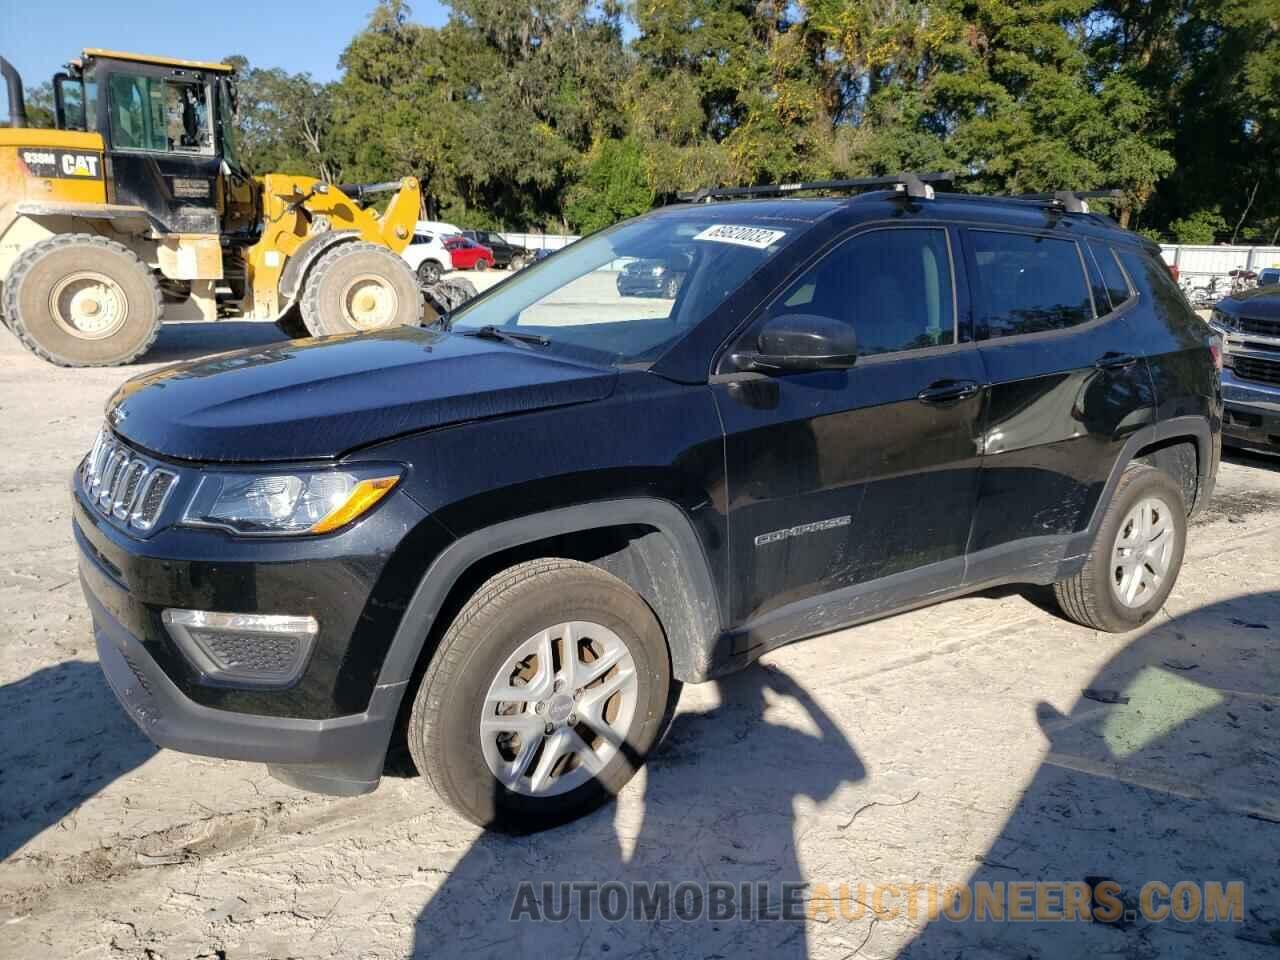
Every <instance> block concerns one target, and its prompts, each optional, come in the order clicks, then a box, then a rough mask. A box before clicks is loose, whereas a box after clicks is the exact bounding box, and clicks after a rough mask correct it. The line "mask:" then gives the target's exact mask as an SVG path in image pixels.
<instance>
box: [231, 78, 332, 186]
mask: <svg viewBox="0 0 1280 960" xmlns="http://www.w3.org/2000/svg"><path fill="white" fill-rule="evenodd" d="M227 62H229V63H232V64H233V65H234V66H235V67H236V73H237V93H238V97H237V108H236V124H237V129H238V131H239V133H240V150H241V153H242V154H243V156H242V161H243V162H244V165H245V167H246V168H247V169H248V170H250V171H252V172H254V173H292V174H303V175H310V176H318V177H320V178H321V179H322V180H324V181H326V182H328V183H334V182H336V181H337V180H338V179H339V177H340V176H341V169H342V164H341V159H340V157H339V156H338V152H337V145H336V143H335V142H334V137H333V126H334V123H333V91H332V87H331V86H330V85H327V84H321V83H317V82H315V81H314V80H312V79H311V76H310V75H309V74H306V73H288V72H286V71H284V70H282V69H280V68H279V67H271V68H267V69H261V68H255V67H251V66H250V65H249V62H248V60H246V59H245V58H244V57H241V56H232V57H228V58H227Z"/></svg>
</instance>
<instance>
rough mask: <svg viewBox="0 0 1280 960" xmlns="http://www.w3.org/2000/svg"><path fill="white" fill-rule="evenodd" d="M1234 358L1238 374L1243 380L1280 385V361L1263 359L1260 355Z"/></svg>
mask: <svg viewBox="0 0 1280 960" xmlns="http://www.w3.org/2000/svg"><path fill="white" fill-rule="evenodd" d="M1233 359H1234V361H1235V362H1234V364H1233V366H1234V369H1235V371H1236V376H1237V377H1239V378H1240V379H1241V380H1255V381H1257V382H1258V383H1270V384H1277V385H1280V362H1277V361H1275V360H1261V359H1259V358H1258V357H1242V356H1236V357H1234V358H1233Z"/></svg>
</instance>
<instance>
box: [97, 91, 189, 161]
mask: <svg viewBox="0 0 1280 960" xmlns="http://www.w3.org/2000/svg"><path fill="white" fill-rule="evenodd" d="M109 87H110V96H111V102H110V113H111V145H112V146H113V147H115V148H116V149H117V150H146V151H149V152H153V153H193V154H201V155H206V156H208V155H212V154H213V152H214V146H213V129H212V127H211V125H210V122H209V98H208V91H207V90H206V89H205V86H204V84H203V83H201V82H199V81H194V80H165V79H161V78H159V77H149V76H144V75H141V74H131V73H113V74H112V75H111V80H110V83H109Z"/></svg>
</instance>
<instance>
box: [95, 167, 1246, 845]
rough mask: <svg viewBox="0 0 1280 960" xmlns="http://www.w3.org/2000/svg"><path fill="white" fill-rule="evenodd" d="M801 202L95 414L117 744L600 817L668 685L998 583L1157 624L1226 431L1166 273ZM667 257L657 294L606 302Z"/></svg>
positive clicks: (647, 222)
mask: <svg viewBox="0 0 1280 960" xmlns="http://www.w3.org/2000/svg"><path fill="white" fill-rule="evenodd" d="M801 186H803V185H801ZM823 186H825V187H827V188H829V189H828V193H831V192H832V191H834V190H838V189H840V188H842V187H848V188H850V189H853V188H858V189H860V190H862V191H863V192H859V193H856V194H855V195H852V196H849V195H837V196H830V195H829V196H825V197H814V196H812V195H809V196H803V197H801V196H784V195H783V194H786V193H787V192H788V190H790V189H794V188H795V187H796V185H792V186H791V187H780V188H773V189H772V193H773V194H774V195H772V196H765V197H763V198H759V199H749V200H733V199H728V200H726V199H721V198H720V197H719V196H718V195H716V194H714V193H711V194H703V195H701V196H700V197H699V199H700V200H701V201H704V202H695V203H687V204H679V205H673V206H669V207H665V208H662V209H659V210H656V211H653V212H651V213H648V214H645V215H643V216H640V217H637V218H635V219H632V220H629V221H626V222H624V223H621V224H618V225H617V226H614V227H612V228H609V229H607V230H604V231H602V232H600V233H597V234H595V235H593V236H590V237H588V238H586V239H583V240H581V241H579V242H577V243H575V244H573V245H572V246H570V247H567V248H566V249H564V250H563V251H560V252H558V253H556V254H555V255H554V256H552V257H550V258H547V259H545V260H542V261H540V262H538V263H536V264H535V265H533V266H531V267H530V268H528V269H527V270H525V271H522V272H521V273H519V274H516V275H514V276H512V277H511V278H510V279H508V280H506V281H505V282H503V283H501V284H499V285H498V286H496V287H494V288H493V289H491V290H489V291H487V292H486V293H485V294H484V295H482V296H480V297H478V298H476V299H475V300H473V301H471V302H469V303H467V304H466V305H465V306H463V307H461V308H460V309H458V310H457V311H456V312H455V313H454V314H453V315H452V316H448V317H445V318H443V319H442V320H441V321H439V322H438V323H436V324H435V325H433V326H431V327H427V328H417V327H414V328H409V327H405V328H400V329H396V330H394V331H386V332H380V333H375V334H371V335H365V336H346V337H331V338H324V339H320V340H315V341H297V342H288V343H282V344H276V345H273V346H270V347H267V348H265V349H254V350H249V351H243V352H239V353H232V354H227V355H224V356H220V357H217V358H214V359H211V360H206V361H201V362H192V363H185V364H179V365H177V366H171V367H168V368H165V369H162V370H158V371H155V372H151V373H147V374H145V375H143V376H141V377H139V378H136V379H134V380H132V381H130V382H128V383H126V384H125V385H124V386H122V387H121V388H120V389H119V391H118V392H117V393H116V394H115V396H114V397H113V398H112V399H111V401H110V402H109V404H108V407H107V411H106V423H105V425H104V426H103V428H102V432H101V434H100V436H99V437H98V439H97V442H96V443H95V444H94V446H93V449H92V450H91V451H90V452H89V453H88V455H87V456H86V457H85V458H84V460H83V462H82V464H81V465H80V467H79V468H78V469H77V471H76V473H75V476H74V478H73V493H74V501H75V506H74V526H75V537H76V541H77V543H78V546H79V552H80V570H81V575H82V580H83V585H84V592H85V597H86V599H87V601H88V604H89V607H90V608H91V610H92V615H93V622H94V632H95V636H96V642H97V649H98V654H99V657H100V659H101V663H102V669H103V671H104V672H105V674H106V677H107V679H108V681H109V682H110V684H111V686H112V687H113V689H114V690H115V693H116V695H117V697H118V698H119V699H120V701H121V703H122V704H123V705H124V706H125V708H126V710H127V711H128V712H129V714H130V715H131V716H132V717H133V718H134V720H135V721H136V722H137V723H138V725H139V726H140V727H141V728H142V729H143V730H144V731H145V732H146V733H147V735H148V736H149V737H151V738H152V739H153V740H154V741H155V742H156V743H158V744H160V745H163V746H167V747H172V748H174V749H178V750H186V751H190V752H193V753H200V754H207V755H212V756H217V757H226V758H231V759H238V760H253V761H262V762H265V763H266V764H267V765H268V766H269V768H270V770H271V771H272V773H273V774H274V775H275V776H277V777H279V778H281V779H283V780H285V781H287V782H289V783H292V784H294V785H296V786H299V787H302V788H306V789H311V790H317V791H324V792H329V793H338V794H351V793H360V792H364V791H369V790H372V789H373V788H374V787H375V786H376V785H377V783H378V781H379V777H380V776H381V774H382V770H383V763H384V758H385V755H386V753H387V748H388V744H389V742H390V741H391V739H392V737H393V735H395V736H396V737H398V738H403V739H404V740H406V741H407V744H408V748H409V751H410V752H411V754H412V757H413V759H414V761H415V763H416V765H417V767H418V769H419V770H420V771H421V773H422V774H423V775H424V777H425V778H426V781H427V782H428V783H429V785H430V786H431V787H432V788H433V789H434V790H435V791H436V792H437V793H438V794H439V795H440V796H441V797H442V798H443V799H444V800H445V801H447V802H448V803H449V804H451V805H452V806H453V807H454V808H456V809H457V810H459V811H460V812H461V813H462V814H464V815H465V816H466V817H468V818H470V819H471V820H473V821H475V822H477V823H480V824H485V825H493V826H497V827H503V828H509V829H530V828H536V827H539V826H543V825H547V824H551V823H556V822H561V821H564V820H566V819H569V818H572V817H574V816H577V815H578V814H580V813H582V812H584V811H586V810H588V809H590V808H592V807H594V806H596V805H598V804H600V803H601V802H603V801H605V800H606V799H607V798H609V797H610V796H612V795H613V794H615V793H616V792H617V791H618V790H619V789H621V788H622V786H623V785H624V784H625V783H626V782H627V781H628V779H629V778H630V777H631V776H632V775H633V774H634V772H635V771H636V769H637V767H638V766H639V765H640V764H641V763H642V762H643V761H644V759H645V757H646V755H647V754H649V752H650V751H651V750H652V749H653V748H654V746H655V744H656V743H657V742H658V740H659V738H660V736H661V734H662V732H663V729H664V724H665V723H666V721H667V719H668V718H669V716H670V714H671V712H672V706H673V704H674V702H675V698H676V696H677V693H678V690H679V687H680V684H682V683H696V682H699V681H705V680H707V679H709V678H712V677H716V676H718V675H721V674H724V673H726V672H728V671H732V670H735V669H739V668H741V667H743V666H745V665H747V664H749V663H751V662H752V661H753V660H755V659H756V658H757V657H759V656H760V655H761V654H762V653H764V652H765V651H768V650H771V649H773V648H776V647H778V646H780V645H782V644H785V643H790V642H792V641H795V640H800V639H802V638H805V637H812V636H815V635H817V634H822V633H826V632H828V631H831V630H835V629H837V628H840V627H845V626H848V625H851V624H856V623H861V622H864V621H869V620H874V619H875V618H878V617H884V616H886V615H888V614H891V613H895V612H898V611H902V610H906V609H909V608H912V607H918V606H921V605H924V604H928V603H936V602H939V601H943V600H946V599H948V598H951V597H956V596H959V595H961V594H965V593H970V592H973V591H975V590H981V589H983V588H987V587H990V586H992V585H996V584H1010V583H1019V584H1040V585H1052V586H1053V589H1054V591H1055V593H1056V596H1057V600H1058V603H1059V605H1060V606H1061V608H1062V611H1063V613H1064V614H1065V615H1066V616H1067V617H1069V618H1071V619H1072V620H1075V621H1077V622H1079V623H1081V624H1084V625H1086V626H1088V627H1090V628H1093V629H1097V630H1107V631H1124V630H1130V629H1132V628H1135V627H1138V626H1139V625H1141V624H1143V623H1144V622H1145V621H1147V620H1148V619H1149V618H1150V617H1152V616H1153V615H1154V614H1155V612H1156V611H1157V610H1158V609H1159V608H1160V606H1161V604H1162V603H1163V602H1164V600H1165V598H1166V597H1167V596H1168V594H1169V591H1170V590H1171V589H1172V587H1173V584H1174V581H1175V579H1176V578H1177V575H1178V570H1179V567H1180V564H1181V562H1182V557H1183V550H1184V547H1185V545H1186V536H1187V520H1188V516H1189V515H1191V514H1192V513H1194V511H1196V510H1198V509H1200V508H1201V507H1202V506H1203V504H1204V503H1205V501H1206V500H1207V498H1208V497H1209V496H1210V493H1211V491H1212V489H1213V484H1214V477H1215V474H1216V470H1217V465H1218V460H1219V452H1220V442H1221V441H1220V437H1221V434H1220V431H1221V422H1222V398H1221V392H1220V372H1219V368H1218V364H1219V359H1220V344H1219V343H1218V340H1217V338H1216V337H1215V335H1214V334H1213V333H1212V331H1211V330H1210V329H1209V328H1208V327H1207V326H1206V324H1204V323H1203V322H1202V321H1201V320H1200V319H1199V318H1198V317H1197V316H1196V315H1195V313H1193V312H1192V310H1191V309H1190V307H1189V306H1188V304H1187V301H1186V299H1185V298H1184V297H1183V295H1182V294H1181V292H1180V291H1179V290H1178V288H1177V286H1176V285H1175V284H1174V283H1173V282H1172V281H1171V279H1170V277H1169V275H1168V273H1167V271H1166V269H1165V267H1164V265H1163V264H1162V262H1161V260H1160V255H1159V250H1158V249H1157V248H1156V247H1155V246H1154V245H1152V244H1151V243H1149V242H1147V241H1145V240H1143V239H1142V238H1140V237H1138V236H1135V235H1134V234H1132V233H1128V232H1126V231H1123V230H1121V229H1120V228H1119V227H1118V226H1117V225H1116V224H1115V223H1114V222H1113V221H1112V220H1110V219H1109V218H1107V217H1105V216H1101V215H1098V214H1095V213H1089V212H1088V211H1087V207H1086V205H1085V203H1084V202H1083V201H1082V200H1081V198H1080V197H1079V196H1077V195H1076V194H1071V193H1064V194H1058V195H1056V196H1050V197H1031V198H995V197H980V196H970V195H962V194H949V193H942V192H937V193H935V191H934V189H933V187H932V186H930V185H929V183H927V182H925V181H924V180H923V179H922V178H919V177H915V176H910V175H907V176H904V177H900V178H888V179H886V180H884V181H872V182H867V181H856V182H849V183H846V184H825V185H823ZM866 188H870V189H866ZM739 192H741V191H739ZM758 192H761V193H768V192H770V191H769V190H760V191H758ZM729 193H730V194H732V193H733V191H729ZM676 258H678V259H679V261H680V269H681V273H682V279H681V282H680V283H679V284H678V285H677V287H676V288H674V289H672V290H671V291H669V292H670V293H671V294H672V295H671V296H658V297H634V296H627V295H624V294H623V293H622V292H621V291H620V289H619V275H620V271H622V270H623V269H624V266H625V264H627V263H635V262H642V263H648V264H670V263H672V262H673V260H674V259H676ZM623 286H625V284H623ZM833 653H834V650H833ZM1029 655H1030V654H1029Z"/></svg>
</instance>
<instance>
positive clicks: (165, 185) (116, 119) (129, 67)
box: [53, 50, 247, 234]
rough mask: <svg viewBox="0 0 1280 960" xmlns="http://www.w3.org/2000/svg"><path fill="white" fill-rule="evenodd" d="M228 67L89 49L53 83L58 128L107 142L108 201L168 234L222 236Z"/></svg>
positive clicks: (233, 170)
mask: <svg viewBox="0 0 1280 960" xmlns="http://www.w3.org/2000/svg"><path fill="white" fill-rule="evenodd" d="M232 78H233V73H232V67H230V66H229V65H227V64H222V63H200V62H196V61H187V60H171V59H167V58H162V57H144V56H141V55H137V54H127V53H116V52H111V51H102V50H86V51H85V52H84V58H83V59H82V60H79V61H75V62H73V63H71V64H70V65H69V68H68V71H67V72H66V73H59V74H58V75H56V76H55V77H54V82H53V87H54V105H55V114H56V119H57V124H58V126H59V127H60V128H62V129H67V130H87V131H90V132H96V133H98V134H100V135H101V136H102V140H103V144H104V146H105V150H106V153H105V157H104V161H103V166H104V173H105V176H106V181H107V202H108V203H110V204H116V205H119V206H124V207H142V208H143V209H145V210H146V211H147V213H148V214H149V215H150V217H151V218H152V219H153V220H154V221H155V222H156V223H157V224H158V225H159V226H160V228H161V229H162V230H163V231H164V232H167V233H195V234H214V233H219V232H221V229H222V223H221V221H222V219H223V216H222V214H223V212H224V211H225V210H226V207H227V202H228V198H227V196H226V194H227V190H228V189H229V187H228V184H227V182H226V181H227V177H228V175H229V174H230V175H233V176H234V177H235V178H236V179H239V180H245V179H247V178H246V177H245V175H244V174H243V173H241V172H240V169H239V161H238V157H237V155H236V144H235V133H234V130H233V127H232V117H233V114H234V96H235V93H234V87H233V86H232Z"/></svg>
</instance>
